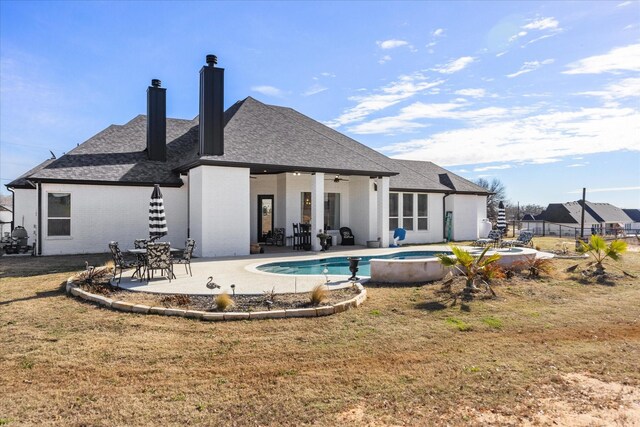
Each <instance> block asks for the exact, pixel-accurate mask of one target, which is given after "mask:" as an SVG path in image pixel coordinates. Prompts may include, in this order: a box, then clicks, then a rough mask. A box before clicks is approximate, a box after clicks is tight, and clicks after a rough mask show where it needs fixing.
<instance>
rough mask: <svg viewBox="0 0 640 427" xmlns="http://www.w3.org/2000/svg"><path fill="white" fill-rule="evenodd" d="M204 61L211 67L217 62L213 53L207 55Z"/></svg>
mask: <svg viewBox="0 0 640 427" xmlns="http://www.w3.org/2000/svg"><path fill="white" fill-rule="evenodd" d="M206 61H207V65H208V66H210V67H213V66H215V65H216V64H217V63H218V57H217V56H215V55H207V59H206Z"/></svg>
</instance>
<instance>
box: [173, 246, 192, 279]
mask: <svg viewBox="0 0 640 427" xmlns="http://www.w3.org/2000/svg"><path fill="white" fill-rule="evenodd" d="M195 247H196V241H195V240H193V239H187V243H186V244H185V246H184V252H182V257H181V258H177V259H174V260H173V263H174V264H184V269H185V271H186V272H187V273H189V276H191V277H193V274H191V257H192V256H193V249H194V248H195ZM187 267H188V269H187Z"/></svg>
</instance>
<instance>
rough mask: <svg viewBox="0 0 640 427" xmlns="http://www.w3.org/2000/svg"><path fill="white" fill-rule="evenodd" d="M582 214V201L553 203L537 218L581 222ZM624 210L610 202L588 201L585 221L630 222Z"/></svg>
mask: <svg viewBox="0 0 640 427" xmlns="http://www.w3.org/2000/svg"><path fill="white" fill-rule="evenodd" d="M581 216H582V201H581V200H579V201H576V202H567V203H551V204H549V206H547V209H545V210H544V212H542V214H540V215H539V216H538V217H537V218H538V219H542V220H545V221H549V222H557V223H561V224H572V223H575V224H580V222H581ZM630 220H631V219H630V218H629V216H628V215H627V214H625V213H624V211H623V210H622V209H620V208H618V207H617V206H614V205H612V204H610V203H594V202H589V201H587V202H586V207H585V210H584V222H585V223H588V224H593V223H595V224H598V223H603V222H605V223H612V222H621V223H625V222H630Z"/></svg>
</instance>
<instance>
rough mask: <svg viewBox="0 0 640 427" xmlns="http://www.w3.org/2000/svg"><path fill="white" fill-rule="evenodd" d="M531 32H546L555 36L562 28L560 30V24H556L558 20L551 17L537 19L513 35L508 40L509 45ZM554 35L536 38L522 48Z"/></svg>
mask: <svg viewBox="0 0 640 427" xmlns="http://www.w3.org/2000/svg"><path fill="white" fill-rule="evenodd" d="M531 31H548V32H552V33H555V34H557V33H559V32H561V31H562V28H560V23H559V22H558V20H557V19H555V18H553V17H550V18H538V19H535V20H533V21H531V22H529V23H528V24H525V25H523V26H522V27H520V31H518V32H517V33H516V34H514V35H513V36H511V37H510V38H509V43H511V42H514V41H516V40H518V39H519V38H522V37H524V36H526V35H527V34H529V33H530V32H531ZM555 34H547V35H544V36H542V37H538V38H536V39H535V40H532V41H530V42H528V43H525V44H524V45H523V46H522V47H525V46H526V45H528V44H531V43H535V42H537V41H540V40H543V39H545V38H547V37H551V36H552V35H555Z"/></svg>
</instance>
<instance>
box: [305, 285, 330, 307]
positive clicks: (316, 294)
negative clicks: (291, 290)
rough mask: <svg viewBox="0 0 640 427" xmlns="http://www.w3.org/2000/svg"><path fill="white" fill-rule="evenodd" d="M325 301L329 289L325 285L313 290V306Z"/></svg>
mask: <svg viewBox="0 0 640 427" xmlns="http://www.w3.org/2000/svg"><path fill="white" fill-rule="evenodd" d="M325 299H327V287H326V286H325V285H317V286H316V287H315V288H313V290H312V291H311V296H310V297H309V300H310V301H311V305H320V303H321V302H322V301H324V300H325Z"/></svg>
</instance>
